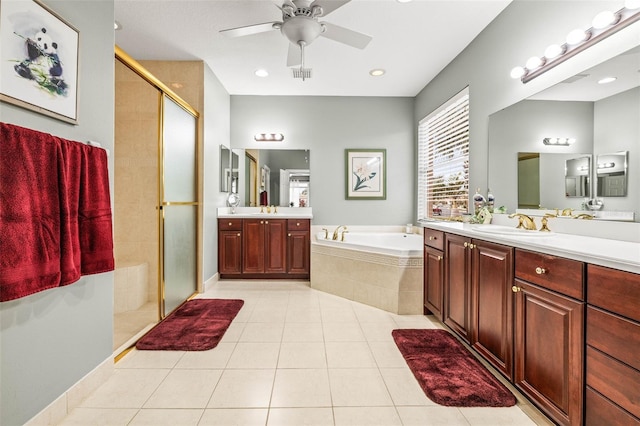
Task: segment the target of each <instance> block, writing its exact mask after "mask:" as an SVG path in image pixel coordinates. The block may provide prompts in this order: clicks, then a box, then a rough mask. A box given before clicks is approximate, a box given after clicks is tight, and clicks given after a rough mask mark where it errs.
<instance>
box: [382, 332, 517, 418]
mask: <svg viewBox="0 0 640 426" xmlns="http://www.w3.org/2000/svg"><path fill="white" fill-rule="evenodd" d="M391 335H392V336H393V339H394V340H395V342H396V345H397V346H398V349H400V352H401V353H402V355H403V356H404V359H405V361H407V364H408V365H409V368H410V369H411V371H412V372H413V375H414V376H415V377H416V379H417V380H418V383H419V384H420V387H421V388H422V389H423V390H424V392H425V393H426V395H427V396H428V397H429V399H431V400H432V401H433V402H436V403H438V404H440V405H446V406H449V407H510V406H512V405H515V403H516V398H515V396H513V394H512V393H511V392H510V391H509V389H507V388H506V386H504V385H503V384H502V383H501V382H500V381H499V380H498V379H497V378H495V377H494V376H493V375H492V374H491V373H490V372H489V371H488V370H487V369H486V368H485V367H484V366H483V365H482V364H481V363H480V361H478V360H477V359H476V358H475V357H474V356H473V355H472V354H471V353H470V352H469V350H468V349H467V348H465V347H464V346H463V345H462V344H461V343H460V342H459V341H458V340H457V339H456V338H455V337H453V335H451V333H449V332H448V331H446V330H432V329H400V330H393V331H392V332H391Z"/></svg>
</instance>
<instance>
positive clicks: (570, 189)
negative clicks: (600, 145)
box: [564, 155, 591, 198]
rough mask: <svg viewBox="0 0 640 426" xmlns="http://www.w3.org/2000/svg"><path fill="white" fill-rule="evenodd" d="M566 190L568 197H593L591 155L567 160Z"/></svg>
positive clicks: (565, 173)
mask: <svg viewBox="0 0 640 426" xmlns="http://www.w3.org/2000/svg"><path fill="white" fill-rule="evenodd" d="M564 190H565V194H566V196H567V197H579V198H591V156H588V155H585V156H583V157H577V158H571V159H569V160H566V161H565V167H564Z"/></svg>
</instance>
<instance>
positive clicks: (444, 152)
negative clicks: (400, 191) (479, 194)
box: [418, 88, 469, 220]
mask: <svg viewBox="0 0 640 426" xmlns="http://www.w3.org/2000/svg"><path fill="white" fill-rule="evenodd" d="M468 203H469V89H468V88H465V89H464V90H463V91H462V92H460V93H458V94H457V95H456V96H454V97H453V98H451V99H450V100H449V101H447V102H446V103H445V104H444V105H442V106H441V107H440V108H438V109H437V110H436V111H434V112H433V113H431V114H430V115H429V116H427V117H425V118H424V119H423V120H421V121H420V123H419V125H418V220H424V219H426V218H429V217H442V216H450V215H451V214H452V212H453V211H455V210H456V209H457V211H459V212H462V211H467V210H468V209H467V207H468Z"/></svg>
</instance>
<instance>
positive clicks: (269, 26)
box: [220, 22, 279, 37]
mask: <svg viewBox="0 0 640 426" xmlns="http://www.w3.org/2000/svg"><path fill="white" fill-rule="evenodd" d="M277 23H279V22H265V23H264V24H254V25H247V26H245V27H238V28H230V29H228V30H222V31H220V34H223V35H225V36H227V37H242V36H246V35H251V34H258V33H265V32H267V31H273V30H274V29H275V28H273V24H277Z"/></svg>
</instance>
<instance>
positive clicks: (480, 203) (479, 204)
mask: <svg viewBox="0 0 640 426" xmlns="http://www.w3.org/2000/svg"><path fill="white" fill-rule="evenodd" d="M486 201H487V200H485V198H484V195H482V194H481V193H480V188H478V189H477V190H476V193H475V194H473V208H474V210H473V214H474V215H477V214H478V213H479V212H480V209H481V208H483V207H484V205H485V203H486Z"/></svg>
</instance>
